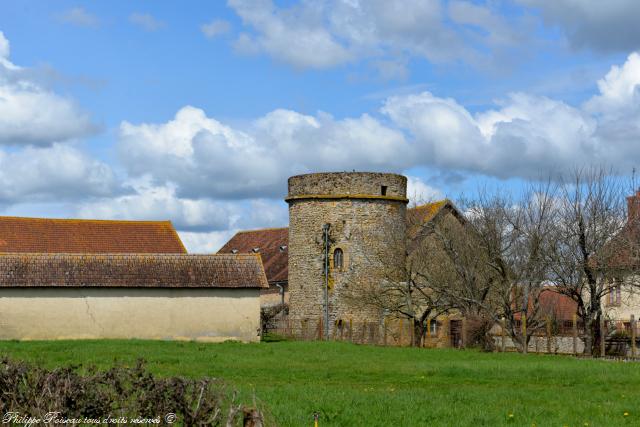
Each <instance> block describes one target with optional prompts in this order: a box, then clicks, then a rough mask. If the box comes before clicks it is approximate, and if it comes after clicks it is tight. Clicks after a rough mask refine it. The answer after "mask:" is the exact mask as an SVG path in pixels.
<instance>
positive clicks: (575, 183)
mask: <svg viewBox="0 0 640 427" xmlns="http://www.w3.org/2000/svg"><path fill="white" fill-rule="evenodd" d="M628 190H629V182H628V181H627V180H626V179H625V178H619V177H616V176H614V175H613V174H611V173H610V172H608V171H606V170H604V169H602V168H599V169H595V168H592V169H577V170H574V171H573V172H572V173H571V174H570V175H569V176H568V177H567V178H566V179H565V180H564V181H563V183H562V186H561V192H560V195H559V198H558V216H557V220H556V223H555V227H554V230H553V238H552V239H551V241H552V245H551V246H550V248H549V249H550V250H549V251H548V257H549V272H550V278H551V280H552V281H553V282H555V283H556V284H557V286H556V291H557V292H559V293H561V294H563V295H566V296H567V297H569V298H571V299H572V300H574V301H575V302H576V304H577V311H578V313H577V314H578V316H579V317H580V319H581V320H582V321H583V324H584V327H585V335H584V341H585V349H584V352H585V353H587V354H588V353H591V354H595V353H596V349H597V348H598V347H599V341H600V340H601V339H604V337H601V336H600V331H599V327H598V325H599V322H600V318H601V317H602V316H603V315H604V314H603V310H602V299H603V298H604V297H605V296H606V295H607V294H608V293H609V292H610V281H609V280H607V279H610V278H612V277H615V276H616V275H618V274H619V273H620V272H621V267H623V266H622V265H621V264H622V263H621V256H622V255H623V254H625V253H626V254H632V253H635V252H636V251H635V250H634V249H633V248H634V247H635V246H637V243H636V241H635V240H637V239H636V238H637V234H635V235H634V233H631V232H629V231H630V229H629V227H630V224H628V223H627V221H626V219H625V211H626V209H625V203H624V201H625V197H624V196H625V195H626V192H627V191H628ZM624 264H625V265H624V268H625V269H627V270H628V269H631V270H633V269H635V268H636V267H634V265H635V266H637V263H635V262H630V263H628V262H624ZM623 285H624V286H637V283H635V282H633V281H625V282H624V283H623Z"/></svg>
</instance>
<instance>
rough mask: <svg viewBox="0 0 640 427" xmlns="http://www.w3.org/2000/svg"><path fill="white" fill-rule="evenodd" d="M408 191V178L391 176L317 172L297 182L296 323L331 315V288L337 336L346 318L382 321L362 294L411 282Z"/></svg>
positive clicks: (293, 206) (292, 249)
mask: <svg viewBox="0 0 640 427" xmlns="http://www.w3.org/2000/svg"><path fill="white" fill-rule="evenodd" d="M406 194H407V178H406V177H404V176H402V175H396V174H390V173H369V172H337V173H312V174H307V175H298V176H293V177H291V178H289V195H288V197H287V199H286V201H287V202H288V204H289V297H290V301H289V314H290V316H291V317H292V318H293V319H300V320H302V319H310V320H316V319H319V318H324V316H325V311H324V302H325V298H326V297H325V286H326V285H327V284H328V292H327V293H328V301H329V310H328V311H329V322H328V325H329V331H330V333H332V331H333V328H334V327H335V325H336V324H337V323H338V322H340V321H342V322H348V321H349V319H352V320H353V321H354V322H362V321H367V322H376V321H379V320H380V319H381V317H382V312H381V310H380V309H376V308H374V307H372V306H371V305H370V304H366V301H358V298H357V297H358V296H359V295H360V293H364V292H365V291H364V290H365V289H370V288H368V287H370V286H375V285H379V284H380V283H384V281H390V280H394V281H395V280H403V279H404V268H405V239H406V234H405V233H406V205H407V198H406ZM327 224H328V233H327V234H328V245H327V246H325V239H324V231H323V227H325V228H326V227H327ZM326 247H328V250H327V249H326ZM325 253H326V255H327V258H325ZM325 259H327V265H328V271H329V274H328V280H327V281H326V282H325ZM367 292H369V294H368V295H370V294H371V291H370V290H369V291H367ZM354 297H355V298H354Z"/></svg>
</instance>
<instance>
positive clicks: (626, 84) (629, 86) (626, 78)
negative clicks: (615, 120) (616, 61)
mask: <svg viewBox="0 0 640 427" xmlns="http://www.w3.org/2000/svg"><path fill="white" fill-rule="evenodd" d="M598 89H599V90H600V94H599V95H596V96H594V97H593V98H592V99H591V100H590V101H589V102H588V103H587V108H588V109H589V110H590V111H593V112H595V113H602V114H607V115H614V114H615V115H617V114H620V113H628V112H634V113H640V110H638V107H640V54H638V52H633V53H632V54H630V55H629V57H628V58H627V61H626V62H625V63H624V64H623V66H622V67H619V66H617V65H614V66H613V67H611V70H610V71H609V72H608V73H607V75H606V76H605V77H604V78H602V79H600V80H599V81H598Z"/></svg>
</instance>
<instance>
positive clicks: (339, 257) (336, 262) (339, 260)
mask: <svg viewBox="0 0 640 427" xmlns="http://www.w3.org/2000/svg"><path fill="white" fill-rule="evenodd" d="M343 263H344V254H343V253H342V249H340V248H336V250H334V251H333V268H335V269H336V270H342V266H343Z"/></svg>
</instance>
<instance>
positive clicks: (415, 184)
mask: <svg viewBox="0 0 640 427" xmlns="http://www.w3.org/2000/svg"><path fill="white" fill-rule="evenodd" d="M407 197H408V198H409V203H410V204H411V205H419V204H422V203H428V202H431V201H434V200H440V199H442V198H443V197H444V195H443V194H442V191H440V190H439V189H437V188H435V187H432V186H430V185H427V184H426V183H425V182H424V181H423V180H422V179H421V178H419V177H416V176H408V177H407Z"/></svg>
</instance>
